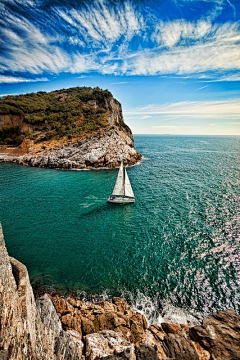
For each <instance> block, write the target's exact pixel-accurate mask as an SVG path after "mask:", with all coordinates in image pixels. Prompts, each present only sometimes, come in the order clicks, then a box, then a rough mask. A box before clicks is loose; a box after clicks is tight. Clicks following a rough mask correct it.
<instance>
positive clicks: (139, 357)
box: [136, 345, 161, 360]
mask: <svg viewBox="0 0 240 360" xmlns="http://www.w3.org/2000/svg"><path fill="white" fill-rule="evenodd" d="M146 359H147V360H159V359H161V358H160V357H158V354H157V351H156V349H155V348H154V347H152V346H149V345H148V346H141V347H139V348H138V349H137V350H136V360H146Z"/></svg>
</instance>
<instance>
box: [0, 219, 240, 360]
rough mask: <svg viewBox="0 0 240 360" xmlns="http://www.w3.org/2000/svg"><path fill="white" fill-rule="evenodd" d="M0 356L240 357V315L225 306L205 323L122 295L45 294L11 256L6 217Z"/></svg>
mask: <svg viewBox="0 0 240 360" xmlns="http://www.w3.org/2000/svg"><path fill="white" fill-rule="evenodd" d="M0 254H1V257H0V359H1V360H7V359H9V360H63V359H66V360H84V359H85V360H96V359H101V360H104V359H105V360H107V359H108V360H121V359H122V360H124V359H125V360H127V359H129V360H167V359H176V360H223V359H224V360H239V359H240V346H239V344H240V316H238V315H237V314H235V313H234V312H232V311H219V312H217V313H216V314H214V315H211V316H209V317H207V318H206V319H204V321H203V324H202V325H201V326H194V327H191V328H189V327H188V326H186V325H183V324H169V323H162V324H161V325H159V324H154V325H150V326H149V325H148V324H147V321H146V319H145V317H144V316H143V315H142V314H140V313H137V312H134V311H133V309H132V308H131V307H130V306H129V305H128V304H127V303H126V301H124V300H123V299H119V298H114V299H113V300H112V301H111V302H108V301H101V302H98V303H95V304H92V303H86V302H82V301H80V300H76V299H74V298H68V299H63V298H61V297H59V296H57V295H56V296H49V295H47V294H45V295H44V296H41V297H40V298H38V299H37V300H35V298H34V295H33V291H32V287H31V285H30V282H29V277H28V272H27V269H26V267H25V266H24V265H23V264H21V263H20V262H19V261H17V260H15V259H13V258H10V257H9V256H8V253H7V250H6V247H5V243H4V238H3V234H2V229H1V225H0Z"/></svg>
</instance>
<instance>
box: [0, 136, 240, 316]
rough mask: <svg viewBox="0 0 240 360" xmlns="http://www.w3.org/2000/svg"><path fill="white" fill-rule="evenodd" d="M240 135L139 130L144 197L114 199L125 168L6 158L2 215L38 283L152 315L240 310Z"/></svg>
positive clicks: (134, 176)
mask: <svg viewBox="0 0 240 360" xmlns="http://www.w3.org/2000/svg"><path fill="white" fill-rule="evenodd" d="M239 145H240V137H231V136H229V137H227V136H226V137H220V136H219V137H218V136H216V137H212V136H143V135H142V136H140V135H139V136H135V147H136V148H137V150H138V151H139V152H140V153H141V154H142V155H143V156H144V158H143V161H142V162H141V163H140V164H139V165H137V166H134V167H131V168H128V174H129V178H130V181H131V183H132V187H133V190H134V193H135V196H136V203H135V204H130V205H124V206H122V205H112V204H107V203H106V200H107V198H108V196H109V194H110V193H111V191H112V188H113V186H114V183H115V180H116V176H117V169H115V170H95V171H60V170H50V169H38V168H30V167H24V166H19V165H15V164H10V163H1V164H0V200H1V207H0V221H1V222H2V225H3V230H4V234H5V239H6V244H7V248H8V251H9V253H10V255H12V256H14V257H16V258H17V259H18V260H19V261H21V262H23V263H24V264H26V265H27V267H28V270H29V274H30V278H31V280H32V282H34V283H36V281H40V282H41V283H42V284H43V285H46V286H50V287H51V288H56V289H63V290H64V291H67V292H70V291H76V292H79V293H80V292H85V293H86V294H103V293H105V294H109V295H110V296H114V295H121V296H125V297H126V298H128V299H131V300H132V302H133V303H135V304H136V306H137V307H138V308H141V307H142V306H143V307H144V308H145V312H146V311H149V312H153V314H152V315H154V316H157V314H158V311H159V310H160V311H164V309H166V304H167V305H168V310H169V311H170V312H171V311H172V310H171V309H173V308H172V307H171V306H174V308H181V309H186V310H187V311H189V312H192V313H201V314H206V313H209V312H212V311H213V310H215V309H226V308H233V309H235V310H236V311H238V312H239V309H240V298H239V294H240V255H239V254H240V242H239V239H240V237H239V233H240V231H239V230H240V222H239V220H240V216H239V208H240V207H239V193H240V192H239V190H240V170H239V169H240V166H239V165H240V156H239Z"/></svg>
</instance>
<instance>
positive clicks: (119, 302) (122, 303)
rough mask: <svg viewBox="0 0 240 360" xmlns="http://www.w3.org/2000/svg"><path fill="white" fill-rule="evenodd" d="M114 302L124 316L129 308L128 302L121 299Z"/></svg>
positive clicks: (115, 298) (116, 298)
mask: <svg viewBox="0 0 240 360" xmlns="http://www.w3.org/2000/svg"><path fill="white" fill-rule="evenodd" d="M112 301H113V303H114V304H115V305H116V306H117V310H118V311H119V312H121V313H123V314H124V313H125V311H126V310H127V309H128V307H129V306H128V304H127V302H126V301H125V300H123V299H121V298H119V297H114V298H113V300H112Z"/></svg>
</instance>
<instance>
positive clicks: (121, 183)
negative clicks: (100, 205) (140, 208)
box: [112, 161, 134, 198]
mask: <svg viewBox="0 0 240 360" xmlns="http://www.w3.org/2000/svg"><path fill="white" fill-rule="evenodd" d="M112 195H114V196H128V197H133V198H134V193H133V190H132V186H131V184H130V181H129V178H128V174H127V171H126V169H125V167H124V166H123V161H122V162H121V165H120V168H119V171H118V177H117V180H116V184H115V186H114V189H113V192H112Z"/></svg>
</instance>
